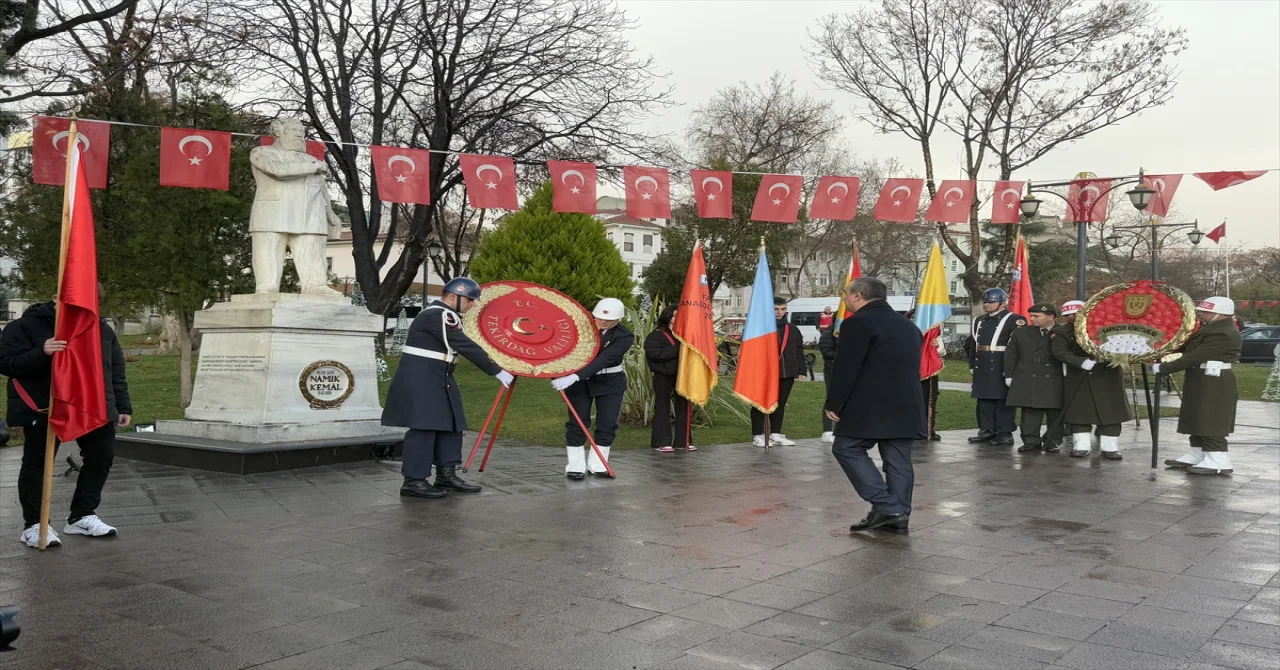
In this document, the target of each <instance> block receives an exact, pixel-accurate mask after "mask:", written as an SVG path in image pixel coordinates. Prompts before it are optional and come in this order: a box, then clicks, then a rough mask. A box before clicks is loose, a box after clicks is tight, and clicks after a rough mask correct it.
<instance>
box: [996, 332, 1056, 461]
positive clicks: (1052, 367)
mask: <svg viewBox="0 0 1280 670" xmlns="http://www.w3.org/2000/svg"><path fill="white" fill-rule="evenodd" d="M1049 334H1050V331H1048V330H1041V329H1040V328H1039V327H1038V326H1034V325H1026V326H1022V327H1020V328H1018V329H1016V330H1014V331H1013V336H1012V337H1010V338H1009V345H1008V347H1007V348H1006V349H1005V352H1004V376H1005V379H1012V380H1013V381H1012V382H1011V383H1010V385H1009V396H1008V398H1006V399H1005V403H1006V404H1007V405H1008V406H1009V407H1021V408H1022V424H1021V429H1022V443H1023V444H1025V445H1029V446H1038V445H1040V444H1041V440H1040V425H1041V423H1044V422H1046V420H1047V423H1048V425H1049V432H1048V433H1047V434H1045V436H1044V442H1043V443H1044V444H1046V445H1050V446H1057V445H1061V444H1062V423H1061V422H1060V421H1058V415H1059V414H1061V410H1062V400H1063V398H1062V364H1061V363H1059V362H1058V360H1057V359H1056V358H1054V357H1053V354H1052V352H1050V351H1049Z"/></svg>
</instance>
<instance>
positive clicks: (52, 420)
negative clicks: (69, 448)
mask: <svg viewBox="0 0 1280 670" xmlns="http://www.w3.org/2000/svg"><path fill="white" fill-rule="evenodd" d="M78 125H79V124H77V126H78ZM77 144H79V143H78V142H77ZM81 146H83V145H81ZM90 146H92V145H90ZM70 161H71V179H72V183H71V184H68V185H67V187H66V195H65V196H64V198H65V199H64V201H63V208H64V210H68V211H69V212H70V216H69V217H68V219H69V221H70V224H69V227H70V230H68V231H67V233H66V237H65V238H64V239H66V241H67V247H66V255H65V256H64V257H63V259H62V264H63V268H64V269H63V272H62V276H61V277H59V280H58V302H57V306H56V309H57V311H58V319H57V322H58V323H57V328H56V329H55V331H54V334H53V337H54V339H57V340H64V341H66V343H67V348H66V350H65V351H61V352H58V353H56V354H54V355H53V375H52V381H53V403H52V407H50V409H49V428H50V429H52V430H53V433H54V435H56V436H57V437H58V439H59V440H62V441H63V442H66V441H69V440H74V439H76V438H77V437H80V436H81V435H84V434H85V433H88V432H89V431H92V430H95V429H97V428H100V427H102V426H103V425H105V424H106V423H107V391H106V381H105V380H104V379H103V377H102V321H101V319H99V318H98V247H97V240H96V239H95V236H94V229H93V202H92V200H90V198H89V182H88V175H87V172H88V170H87V168H88V166H87V165H85V164H84V163H83V161H82V160H81V158H80V155H79V152H78V151H76V150H75V148H74V147H73V148H72V151H71V155H70Z"/></svg>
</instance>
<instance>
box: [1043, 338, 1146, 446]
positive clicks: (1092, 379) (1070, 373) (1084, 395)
mask: <svg viewBox="0 0 1280 670" xmlns="http://www.w3.org/2000/svg"><path fill="white" fill-rule="evenodd" d="M1049 350H1050V351H1052V352H1053V357H1054V358H1055V359H1057V360H1058V362H1060V363H1062V364H1063V366H1064V370H1063V384H1062V389H1063V393H1064V394H1065V405H1064V406H1063V408H1062V420H1063V421H1064V422H1065V423H1066V425H1067V430H1068V431H1070V432H1071V436H1072V441H1073V446H1072V454H1073V455H1076V456H1080V455H1087V454H1088V453H1089V450H1090V441H1089V440H1090V438H1089V430H1090V428H1091V427H1092V426H1097V427H1098V441H1099V443H1100V444H1101V446H1102V453H1103V456H1106V457H1107V458H1113V459H1118V458H1119V457H1120V450H1119V441H1120V440H1119V438H1120V424H1122V423H1124V422H1125V421H1128V420H1129V419H1132V418H1133V413H1132V412H1130V411H1129V401H1128V399H1127V398H1125V397H1124V370H1122V369H1121V368H1118V367H1111V366H1109V365H1107V364H1106V363H1099V362H1098V361H1095V360H1093V359H1092V358H1090V357H1089V354H1088V353H1087V352H1085V350H1084V348H1083V347H1081V346H1080V343H1079V342H1077V341H1076V329H1075V323H1074V322H1072V323H1067V324H1062V325H1058V326H1054V327H1053V329H1052V330H1050V331H1049ZM1086 366H1090V367H1092V369H1091V370H1087V369H1085V368H1086ZM1079 452H1083V453H1079ZM1108 454H1111V455H1108Z"/></svg>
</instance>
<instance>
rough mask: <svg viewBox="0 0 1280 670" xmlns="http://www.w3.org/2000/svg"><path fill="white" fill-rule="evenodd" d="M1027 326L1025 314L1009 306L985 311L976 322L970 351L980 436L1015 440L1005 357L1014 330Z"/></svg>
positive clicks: (970, 365)
mask: <svg viewBox="0 0 1280 670" xmlns="http://www.w3.org/2000/svg"><path fill="white" fill-rule="evenodd" d="M1025 325H1027V320H1026V319H1025V318H1024V317H1022V316H1019V315H1017V314H1014V313H1013V312H1010V311H1009V310H1007V309H1002V310H1000V311H999V312H996V313H994V314H983V315H982V316H980V317H978V318H977V319H976V320H975V321H974V322H973V333H974V338H973V346H971V347H969V348H968V350H969V369H970V370H971V371H972V372H973V387H972V391H971V393H972V395H973V397H974V398H976V399H977V400H978V429H979V430H980V431H981V433H979V436H978V437H979V438H983V436H986V437H987V438H990V439H993V440H996V441H1004V440H1006V439H1007V440H1008V441H1009V443H1012V439H1013V429H1014V428H1015V425H1014V413H1015V410H1014V409H1013V408H1012V407H1009V406H1008V404H1007V402H1006V398H1007V396H1008V394H1009V387H1008V386H1006V385H1005V383H1004V377H1005V375H1004V358H1005V349H1006V347H1007V346H1008V345H1009V339H1010V338H1011V337H1013V331H1014V330H1015V329H1017V328H1019V327H1021V326H1025ZM975 441H986V440H985V439H976V440H975Z"/></svg>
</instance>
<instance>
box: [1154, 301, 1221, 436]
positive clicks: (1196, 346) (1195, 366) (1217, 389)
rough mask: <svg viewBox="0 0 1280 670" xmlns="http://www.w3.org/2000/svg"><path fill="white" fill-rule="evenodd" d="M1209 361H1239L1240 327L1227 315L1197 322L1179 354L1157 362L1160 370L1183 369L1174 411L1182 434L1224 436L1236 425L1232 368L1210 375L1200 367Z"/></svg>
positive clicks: (1167, 371) (1172, 370)
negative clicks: (1178, 408)
mask: <svg viewBox="0 0 1280 670" xmlns="http://www.w3.org/2000/svg"><path fill="white" fill-rule="evenodd" d="M1209 361H1219V362H1222V363H1232V364H1235V363H1238V362H1239V361H1240V331H1239V330H1236V327H1235V324H1233V323H1231V319H1222V320H1219V321H1214V322H1213V323H1206V324H1204V325H1202V326H1200V329H1199V330H1197V331H1196V332H1195V333H1194V334H1193V335H1192V336H1191V337H1190V338H1189V339H1188V340H1187V343H1186V344H1185V345H1183V347H1182V357H1181V358H1179V359H1178V360H1176V361H1170V362H1168V363H1161V364H1160V372H1161V373H1173V372H1178V371H1181V370H1186V371H1187V374H1186V379H1185V380H1184V381H1183V385H1182V409H1181V411H1179V413H1178V432H1179V433H1182V434H1184V435H1197V436H1202V437H1226V436H1228V435H1230V434H1231V433H1232V432H1233V431H1235V429H1236V400H1238V398H1239V396H1238V391H1237V389H1236V374H1235V371H1234V370H1221V371H1220V372H1219V373H1218V376H1217V377H1210V376H1209V375H1207V374H1205V372H1206V370H1205V369H1204V368H1202V367H1201V366H1202V365H1204V364H1205V363H1208V362H1209Z"/></svg>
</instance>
